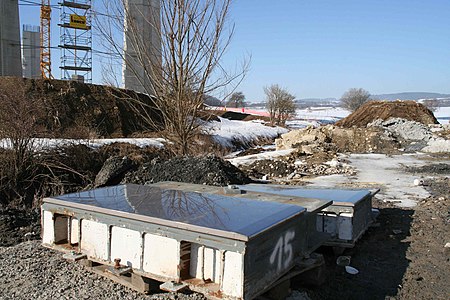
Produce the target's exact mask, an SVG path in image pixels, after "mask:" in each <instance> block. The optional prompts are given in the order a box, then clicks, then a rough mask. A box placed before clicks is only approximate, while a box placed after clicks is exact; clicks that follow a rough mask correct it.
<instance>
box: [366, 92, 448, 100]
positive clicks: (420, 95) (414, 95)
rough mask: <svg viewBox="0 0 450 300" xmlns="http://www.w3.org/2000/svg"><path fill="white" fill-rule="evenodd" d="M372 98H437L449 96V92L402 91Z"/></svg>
mask: <svg viewBox="0 0 450 300" xmlns="http://www.w3.org/2000/svg"><path fill="white" fill-rule="evenodd" d="M371 98H372V99H379V100H397V99H398V100H420V99H439V98H450V94H440V93H427V92H404V93H393V94H380V95H372V96H371Z"/></svg>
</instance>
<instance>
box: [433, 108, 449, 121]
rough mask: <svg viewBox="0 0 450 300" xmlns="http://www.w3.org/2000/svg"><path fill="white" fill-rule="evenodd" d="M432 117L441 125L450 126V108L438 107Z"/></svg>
mask: <svg viewBox="0 0 450 300" xmlns="http://www.w3.org/2000/svg"><path fill="white" fill-rule="evenodd" d="M434 116H435V117H436V119H437V120H438V121H439V123H441V124H450V107H439V108H438V109H437V110H436V111H435V112H434Z"/></svg>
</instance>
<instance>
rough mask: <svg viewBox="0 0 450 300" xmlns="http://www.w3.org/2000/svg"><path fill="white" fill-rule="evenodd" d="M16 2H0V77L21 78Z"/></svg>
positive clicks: (17, 6)
mask: <svg viewBox="0 0 450 300" xmlns="http://www.w3.org/2000/svg"><path fill="white" fill-rule="evenodd" d="M19 26H20V25H19V5H18V0H0V76H20V77H21V76H22V59H21V55H20V27H19Z"/></svg>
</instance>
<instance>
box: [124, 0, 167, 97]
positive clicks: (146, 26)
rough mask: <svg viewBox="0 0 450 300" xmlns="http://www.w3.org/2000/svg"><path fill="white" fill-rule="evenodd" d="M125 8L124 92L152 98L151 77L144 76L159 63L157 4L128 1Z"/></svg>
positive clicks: (147, 0) (151, 0) (155, 1)
mask: <svg viewBox="0 0 450 300" xmlns="http://www.w3.org/2000/svg"><path fill="white" fill-rule="evenodd" d="M126 7H127V12H128V13H127V16H126V19H125V24H124V27H125V39H124V40H125V43H124V51H125V61H124V63H123V84H124V87H125V88H126V89H130V90H134V91H137V92H141V93H147V94H151V93H152V92H151V91H152V89H151V87H150V80H149V78H150V77H151V75H150V76H149V75H146V73H149V72H150V73H151V71H150V70H151V69H152V66H154V65H156V66H159V65H160V63H161V38H160V33H159V31H160V30H159V28H160V22H161V20H160V1H159V0H127V1H126ZM131 20H132V21H131ZM136 49H141V50H140V51H136ZM139 53H140V54H141V55H143V56H144V58H143V59H142V58H138V57H139V56H138V55H139ZM146 70H147V71H146Z"/></svg>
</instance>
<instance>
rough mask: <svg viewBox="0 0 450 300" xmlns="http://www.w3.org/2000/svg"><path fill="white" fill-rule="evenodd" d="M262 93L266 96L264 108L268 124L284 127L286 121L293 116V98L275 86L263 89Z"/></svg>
mask: <svg viewBox="0 0 450 300" xmlns="http://www.w3.org/2000/svg"><path fill="white" fill-rule="evenodd" d="M264 93H265V94H266V108H267V111H268V112H269V117H270V123H271V124H276V125H282V126H283V125H285V123H286V121H287V120H288V119H290V118H291V117H292V116H294V115H295V109H296V106H295V102H294V99H295V96H293V95H292V94H290V93H289V92H288V91H287V89H285V88H281V87H280V86H278V85H277V84H272V85H271V86H268V87H264Z"/></svg>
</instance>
